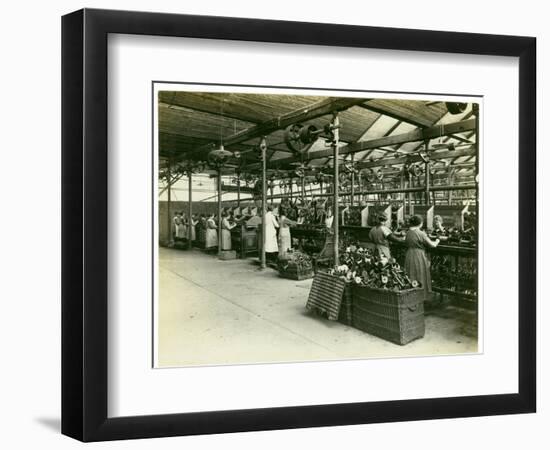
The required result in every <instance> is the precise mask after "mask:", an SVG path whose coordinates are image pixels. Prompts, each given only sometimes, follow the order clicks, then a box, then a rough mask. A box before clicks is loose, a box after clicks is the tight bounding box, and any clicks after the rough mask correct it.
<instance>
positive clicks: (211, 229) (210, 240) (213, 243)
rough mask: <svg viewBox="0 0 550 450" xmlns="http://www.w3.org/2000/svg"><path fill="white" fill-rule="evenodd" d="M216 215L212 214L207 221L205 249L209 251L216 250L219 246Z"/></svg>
mask: <svg viewBox="0 0 550 450" xmlns="http://www.w3.org/2000/svg"><path fill="white" fill-rule="evenodd" d="M217 228H218V227H217V226H216V221H215V220H214V214H210V215H209V216H208V219H207V220H206V243H205V245H204V248H205V249H207V250H211V249H214V248H215V247H217V246H218V231H217Z"/></svg>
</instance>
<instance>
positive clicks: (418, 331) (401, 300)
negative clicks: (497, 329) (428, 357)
mask: <svg viewBox="0 0 550 450" xmlns="http://www.w3.org/2000/svg"><path fill="white" fill-rule="evenodd" d="M353 326H354V327H355V328H358V329H360V330H362V331H366V332H367V333H369V334H372V335H374V336H378V337H380V338H382V339H385V340H387V341H390V342H394V343H396V344H399V345H404V344H407V343H409V342H411V341H413V340H415V339H419V338H421V337H423V336H424V333H425V329H426V327H425V322H424V290H423V289H421V288H414V289H407V290H404V291H391V290H387V289H375V288H370V287H366V286H357V285H355V286H353Z"/></svg>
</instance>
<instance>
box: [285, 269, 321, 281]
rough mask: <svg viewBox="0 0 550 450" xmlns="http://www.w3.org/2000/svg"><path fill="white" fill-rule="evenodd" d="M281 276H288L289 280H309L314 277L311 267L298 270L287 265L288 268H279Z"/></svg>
mask: <svg viewBox="0 0 550 450" xmlns="http://www.w3.org/2000/svg"><path fill="white" fill-rule="evenodd" d="M279 276H281V277H283V278H288V279H289V280H298V281H299V280H307V279H309V278H313V270H311V269H309V270H306V271H302V270H298V269H297V268H296V267H295V266H294V267H287V268H286V269H284V270H283V269H281V268H279Z"/></svg>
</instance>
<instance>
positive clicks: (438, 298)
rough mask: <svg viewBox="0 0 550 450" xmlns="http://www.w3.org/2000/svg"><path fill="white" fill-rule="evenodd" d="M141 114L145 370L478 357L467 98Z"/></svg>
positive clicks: (245, 97)
mask: <svg viewBox="0 0 550 450" xmlns="http://www.w3.org/2000/svg"><path fill="white" fill-rule="evenodd" d="M152 101H153V105H152V106H153V121H152V122H153V123H152V130H153V143H152V153H153V154H152V158H153V160H154V165H153V167H154V173H153V174H152V176H153V184H154V192H153V205H151V208H152V211H153V214H152V220H153V233H154V236H153V245H154V246H156V248H155V249H154V252H153V255H154V257H153V261H152V270H153V273H154V286H153V295H152V297H153V298H152V302H153V312H154V315H153V316H154V317H153V343H154V345H153V353H154V354H153V366H154V367H156V368H175V367H189V366H210V365H236V364H262V363H299V362H315V361H331V360H350V359H367V358H388V357H391V358H396V357H420V356H422V357H429V356H448V355H458V354H462V355H463V354H478V353H480V352H482V351H483V348H482V315H481V311H482V308H481V307H480V304H481V303H480V297H481V290H482V289H481V287H482V276H481V272H482V269H481V267H480V257H481V255H480V249H481V248H482V246H481V242H482V235H481V233H480V229H481V230H482V227H480V225H481V223H482V220H481V216H482V215H481V212H480V211H481V210H482V207H483V205H482V204H481V203H482V202H481V200H480V199H481V198H482V196H481V195H480V190H481V191H482V189H480V186H481V185H482V176H481V174H482V170H481V168H480V166H481V157H480V155H482V154H483V151H482V146H481V145H482V140H481V139H480V129H481V128H482V127H481V125H480V123H482V117H481V115H482V111H483V110H482V98H481V97H474V96H467V95H462V94H461V95H458V94H454V93H452V94H445V95H442V94H429V93H427V94H418V93H415V94H412V93H386V92H370V91H363V92H357V91H353V92H351V91H333V90H320V89H316V90H311V89H288V88H278V87H261V86H230V85H206V84H200V85H199V84H186V83H173V82H170V83H168V82H154V83H153V99H152Z"/></svg>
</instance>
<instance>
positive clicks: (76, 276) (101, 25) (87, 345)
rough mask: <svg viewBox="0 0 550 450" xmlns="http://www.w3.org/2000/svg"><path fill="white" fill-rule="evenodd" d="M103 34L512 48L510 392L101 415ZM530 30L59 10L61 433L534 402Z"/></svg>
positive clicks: (207, 427)
mask: <svg viewBox="0 0 550 450" xmlns="http://www.w3.org/2000/svg"><path fill="white" fill-rule="evenodd" d="M109 33H123V34H137V35H151V36H178V37H193V38H208V39H222V40H239V41H259V42H275V43H289V44H310V45H326V46H344V47H365V48H377V49H388V50H414V51H428V52H445V53H466V54H477V55H502V56H514V57H518V58H519V105H518V107H519V142H518V154H519V169H518V170H519V223H518V224H517V225H518V226H517V229H518V230H520V232H521V235H520V239H519V242H520V246H519V291H518V308H519V321H518V327H519V386H518V392H517V393H509V394H499V395H480V396H470V397H453V398H447V397H446V398H430V399H418V400H401V401H378V402H367V403H347V404H337V405H311V406H299V407H297V406H288V407H278V408H264V409H248V410H235V411H211V412H197V413H182V414H169V415H152V416H151V415H145V416H134V417H117V418H108V417H107V398H108V397H107V394H108V382H107V364H108V361H107V267H108V263H107V253H108V252H107V250H108V248H107V242H108V241H107V196H108V185H107V98H108V97H107V96H108V92H107V36H108V34H109ZM535 94H536V39H535V38H533V37H518V36H503V35H488V34H471V33H456V32H440V31H422V30H410V29H395V28H377V27H363V26H350V25H333V24H320V23H301V22H285V21H271V20H257V19H244V18H227V17H208V16H191V15H172V14H157V13H144V12H129V11H109V10H94V9H84V10H80V11H76V12H74V13H71V14H68V15H66V16H64V17H63V18H62V292H63V293H62V433H63V434H66V435H68V436H71V437H73V438H76V439H79V440H82V441H102V440H114V439H131V438H148V437H161V436H178V435H191V434H212V433H227V432H238V431H253V430H273V429H283V428H299V427H320V426H330V425H348V424H364V423H378V422H397V421H408V420H425V419H438V418H455V417H469V416H487V415H497V414H516V413H530V412H535V409H536V151H535V147H536V98H535Z"/></svg>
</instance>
